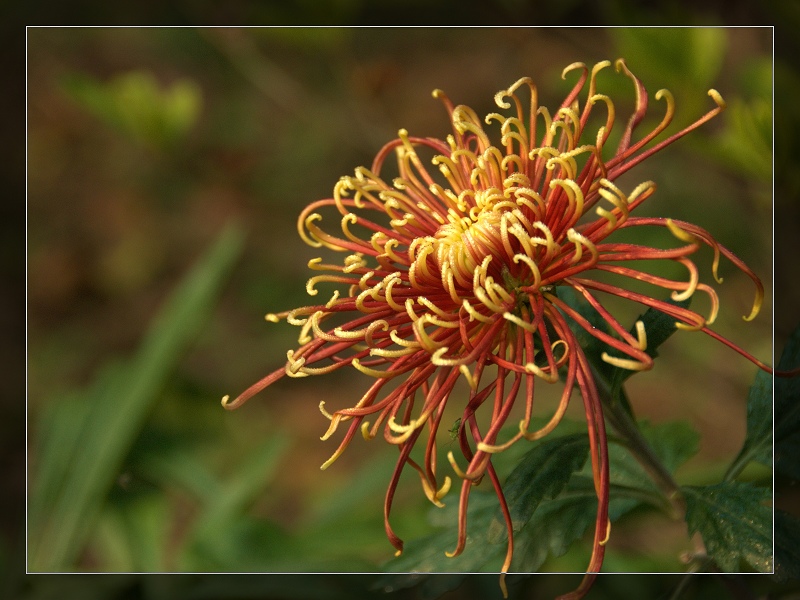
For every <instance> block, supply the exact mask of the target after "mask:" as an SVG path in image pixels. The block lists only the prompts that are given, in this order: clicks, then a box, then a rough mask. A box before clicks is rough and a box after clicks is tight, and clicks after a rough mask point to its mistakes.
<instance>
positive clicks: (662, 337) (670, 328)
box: [609, 298, 691, 396]
mask: <svg viewBox="0 0 800 600" xmlns="http://www.w3.org/2000/svg"><path fill="white" fill-rule="evenodd" d="M665 302H667V303H669V304H672V305H673V306H678V307H680V308H687V307H688V306H689V304H690V302H691V298H687V299H686V300H673V299H671V298H667V299H666V300H665ZM638 321H641V322H642V324H643V325H644V331H645V334H646V335H647V348H645V352H646V353H647V355H648V356H650V357H651V358H656V357H657V356H658V347H659V346H660V345H661V344H663V343H664V342H666V341H667V340H668V339H669V338H670V336H672V334H673V333H675V332H676V331H677V330H678V328H677V327H676V326H675V317H671V316H669V315H668V314H666V313H663V312H661V311H660V310H658V309H656V308H653V307H650V308H648V309H647V310H646V311H644V313H642V314H641V315H639V317H638V318H637V319H636V321H634V325H633V327H631V330H630V333H631V335H633V336H634V337H636V335H637V333H636V322H638ZM609 354H610V355H611V356H616V357H619V358H626V357H625V355H623V354H622V353H621V352H619V351H617V350H610V351H609ZM612 369H613V374H612V375H611V377H610V378H609V381H610V382H611V390H612V394H614V395H615V396H617V395H618V394H619V392H620V390H621V389H622V384H623V383H624V382H625V380H626V379H628V378H629V377H630V376H631V375H633V374H634V373H636V372H637V371H631V370H630V369H620V368H618V367H612Z"/></svg>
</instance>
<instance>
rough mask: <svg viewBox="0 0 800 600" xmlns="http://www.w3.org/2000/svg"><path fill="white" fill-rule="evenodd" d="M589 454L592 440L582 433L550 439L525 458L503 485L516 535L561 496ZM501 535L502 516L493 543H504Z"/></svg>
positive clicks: (503, 525)
mask: <svg viewBox="0 0 800 600" xmlns="http://www.w3.org/2000/svg"><path fill="white" fill-rule="evenodd" d="M588 454H589V437H588V436H587V435H586V434H585V433H583V434H574V435H567V436H561V437H557V438H553V439H547V440H545V441H543V442H541V443H538V444H537V445H536V446H535V447H534V448H533V449H532V450H530V451H529V452H528V453H527V454H526V455H525V456H524V457H523V458H522V460H521V461H520V462H519V464H518V465H517V467H516V468H515V469H514V470H513V471H512V472H511V474H510V475H509V476H508V478H507V479H506V481H505V483H504V484H503V493H504V495H505V498H506V503H507V504H508V509H509V512H510V514H511V523H512V526H513V528H514V531H519V530H520V529H521V528H522V527H523V526H524V525H525V524H526V523H527V522H528V521H529V520H530V519H531V516H533V513H534V511H535V510H536V508H537V507H538V506H539V504H540V503H541V501H542V500H544V499H546V498H555V497H556V496H558V494H559V493H561V490H563V489H564V486H566V485H567V482H569V480H570V478H571V477H572V474H573V473H575V472H576V471H579V470H580V469H581V468H582V467H583V465H584V463H585V462H586V457H587V456H588ZM498 526H499V527H498ZM498 530H499V531H498ZM499 532H502V533H505V523H504V522H503V518H502V514H501V515H500V516H498V518H497V521H496V522H495V527H493V534H490V537H489V539H490V541H496V540H499V539H501V537H502V534H500V533H499Z"/></svg>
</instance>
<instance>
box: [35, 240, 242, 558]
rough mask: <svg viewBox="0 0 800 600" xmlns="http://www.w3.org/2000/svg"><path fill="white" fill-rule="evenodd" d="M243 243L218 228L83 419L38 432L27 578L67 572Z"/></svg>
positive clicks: (104, 380)
mask: <svg viewBox="0 0 800 600" xmlns="http://www.w3.org/2000/svg"><path fill="white" fill-rule="evenodd" d="M243 240H244V234H243V232H242V230H241V228H240V226H239V225H237V224H231V225H229V226H228V227H226V228H225V230H224V231H223V232H222V233H221V234H220V236H219V238H218V239H217V240H216V242H215V243H214V244H213V246H212V247H211V248H210V249H209V250H208V251H207V252H206V254H205V255H204V256H203V257H202V258H201V260H200V261H199V263H198V264H197V265H196V266H195V267H194V268H193V269H192V270H191V271H190V272H189V273H188V274H187V275H186V277H185V278H184V280H183V281H182V282H181V283H180V284H179V286H178V287H177V288H176V289H175V291H174V292H173V293H172V295H171V296H170V298H169V299H168V301H167V302H166V304H165V306H164V307H163V309H162V310H161V312H160V313H159V314H158V315H157V316H156V318H155V319H154V320H153V322H152V324H151V326H150V328H149V330H148V331H147V333H146V334H145V337H144V339H143V340H142V343H141V344H140V346H139V349H138V351H137V353H136V355H135V356H134V357H133V359H132V360H131V361H130V362H129V363H128V364H126V365H124V366H119V367H116V368H114V369H112V370H110V371H108V370H104V371H103V372H102V374H101V376H100V377H99V379H98V380H97V383H96V384H95V385H93V386H92V393H91V394H89V395H88V397H87V401H88V404H89V405H88V407H86V408H81V409H79V410H81V411H82V412H83V413H84V414H83V418H82V419H81V418H80V415H77V416H76V415H73V418H63V417H64V415H63V414H61V413H60V412H59V413H58V415H57V416H58V417H59V420H58V422H55V423H51V427H50V428H49V430H46V431H48V436H49V438H48V439H45V440H42V444H41V445H42V448H43V452H42V457H41V463H40V468H39V472H38V473H37V482H36V484H35V486H34V489H37V490H40V491H45V492H47V495H45V496H42V497H40V498H37V499H36V501H35V502H36V503H38V508H37V511H36V512H33V514H32V519H33V518H37V519H41V521H40V522H32V523H31V531H32V533H35V535H36V537H33V538H32V539H30V540H29V548H30V550H29V551H30V554H29V565H28V567H29V570H31V571H60V570H67V569H71V568H73V567H74V563H75V561H76V559H77V558H78V556H79V553H80V551H81V549H82V547H83V544H84V542H85V540H86V538H87V536H88V535H89V533H90V532H91V527H92V525H93V523H94V520H95V518H96V516H97V513H98V511H99V510H100V508H101V506H102V503H103V499H104V496H105V494H106V493H107V492H108V490H109V488H110V486H111V485H112V482H113V481H114V478H115V476H116V473H117V471H118V470H119V467H120V465H121V464H122V461H123V460H124V458H125V455H126V453H127V451H128V450H129V449H130V447H131V444H132V443H133V441H134V440H135V438H136V436H137V434H138V432H139V430H140V428H141V426H142V424H143V422H144V419H145V417H146V415H147V413H148V411H149V410H150V409H151V407H152V406H153V404H154V403H155V401H156V400H157V398H158V392H159V390H160V389H161V387H162V386H163V384H164V381H165V379H166V378H167V376H168V374H169V373H170V372H171V371H172V370H173V369H174V367H175V366H176V365H177V363H178V361H179V360H180V358H181V356H182V355H183V353H184V351H185V350H186V348H187V347H188V345H189V342H190V341H191V340H192V339H193V337H194V336H195V334H196V333H197V332H198V331H199V329H200V326H201V325H202V323H203V321H204V320H205V319H206V318H207V317H208V316H209V315H210V313H211V311H212V308H213V306H214V303H215V300H216V298H217V296H218V295H219V293H220V291H221V289H222V286H223V284H224V283H225V282H226V280H227V276H228V274H229V272H230V270H231V268H232V266H233V265H234V263H235V262H236V260H237V259H238V257H239V255H240V253H241V249H242V246H243ZM75 406H78V404H76V405H75ZM65 470H66V473H65V472H64V471H65ZM42 479H44V480H42Z"/></svg>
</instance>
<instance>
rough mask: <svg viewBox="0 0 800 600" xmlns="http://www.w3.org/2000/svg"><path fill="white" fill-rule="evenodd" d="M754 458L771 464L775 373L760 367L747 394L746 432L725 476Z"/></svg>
mask: <svg viewBox="0 0 800 600" xmlns="http://www.w3.org/2000/svg"><path fill="white" fill-rule="evenodd" d="M751 460H755V461H757V462H760V463H761V464H764V465H767V466H771V465H772V375H770V374H768V373H766V372H764V371H759V372H758V373H756V379H755V381H754V382H753V385H752V386H750V392H749V393H748V395H747V435H746V437H745V440H744V444H743V445H742V449H741V450H740V451H739V455H738V456H737V457H736V459H735V460H734V461H733V463H732V464H731V467H730V468H729V469H728V473H727V474H726V475H725V479H726V480H729V479H732V478H734V477H735V476H736V475H738V474H739V472H740V471H741V469H743V468H744V467H745V466H746V465H747V463H749V462H750V461H751Z"/></svg>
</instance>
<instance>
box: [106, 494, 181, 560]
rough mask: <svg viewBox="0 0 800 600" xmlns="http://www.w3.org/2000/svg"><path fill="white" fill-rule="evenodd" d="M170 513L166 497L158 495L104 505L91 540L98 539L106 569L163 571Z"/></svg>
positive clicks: (148, 495)
mask: <svg viewBox="0 0 800 600" xmlns="http://www.w3.org/2000/svg"><path fill="white" fill-rule="evenodd" d="M170 512H171V511H170V507H169V506H168V505H167V500H166V498H165V497H164V496H161V495H158V494H147V495H146V496H145V497H139V498H137V500H136V501H135V502H122V503H116V504H115V503H109V504H107V505H106V507H105V510H104V511H103V513H102V515H101V516H100V519H99V521H98V526H97V528H96V536H95V538H96V540H93V542H95V543H96V542H99V545H98V547H99V548H100V549H101V550H100V551H101V552H102V555H103V561H104V564H105V565H107V566H108V569H109V570H110V571H114V572H123V573H157V572H159V571H163V570H166V568H165V567H166V566H167V562H166V556H165V555H166V552H167V548H168V540H167V536H168V535H169V532H170V526H171V517H172V515H171V514H170Z"/></svg>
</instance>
